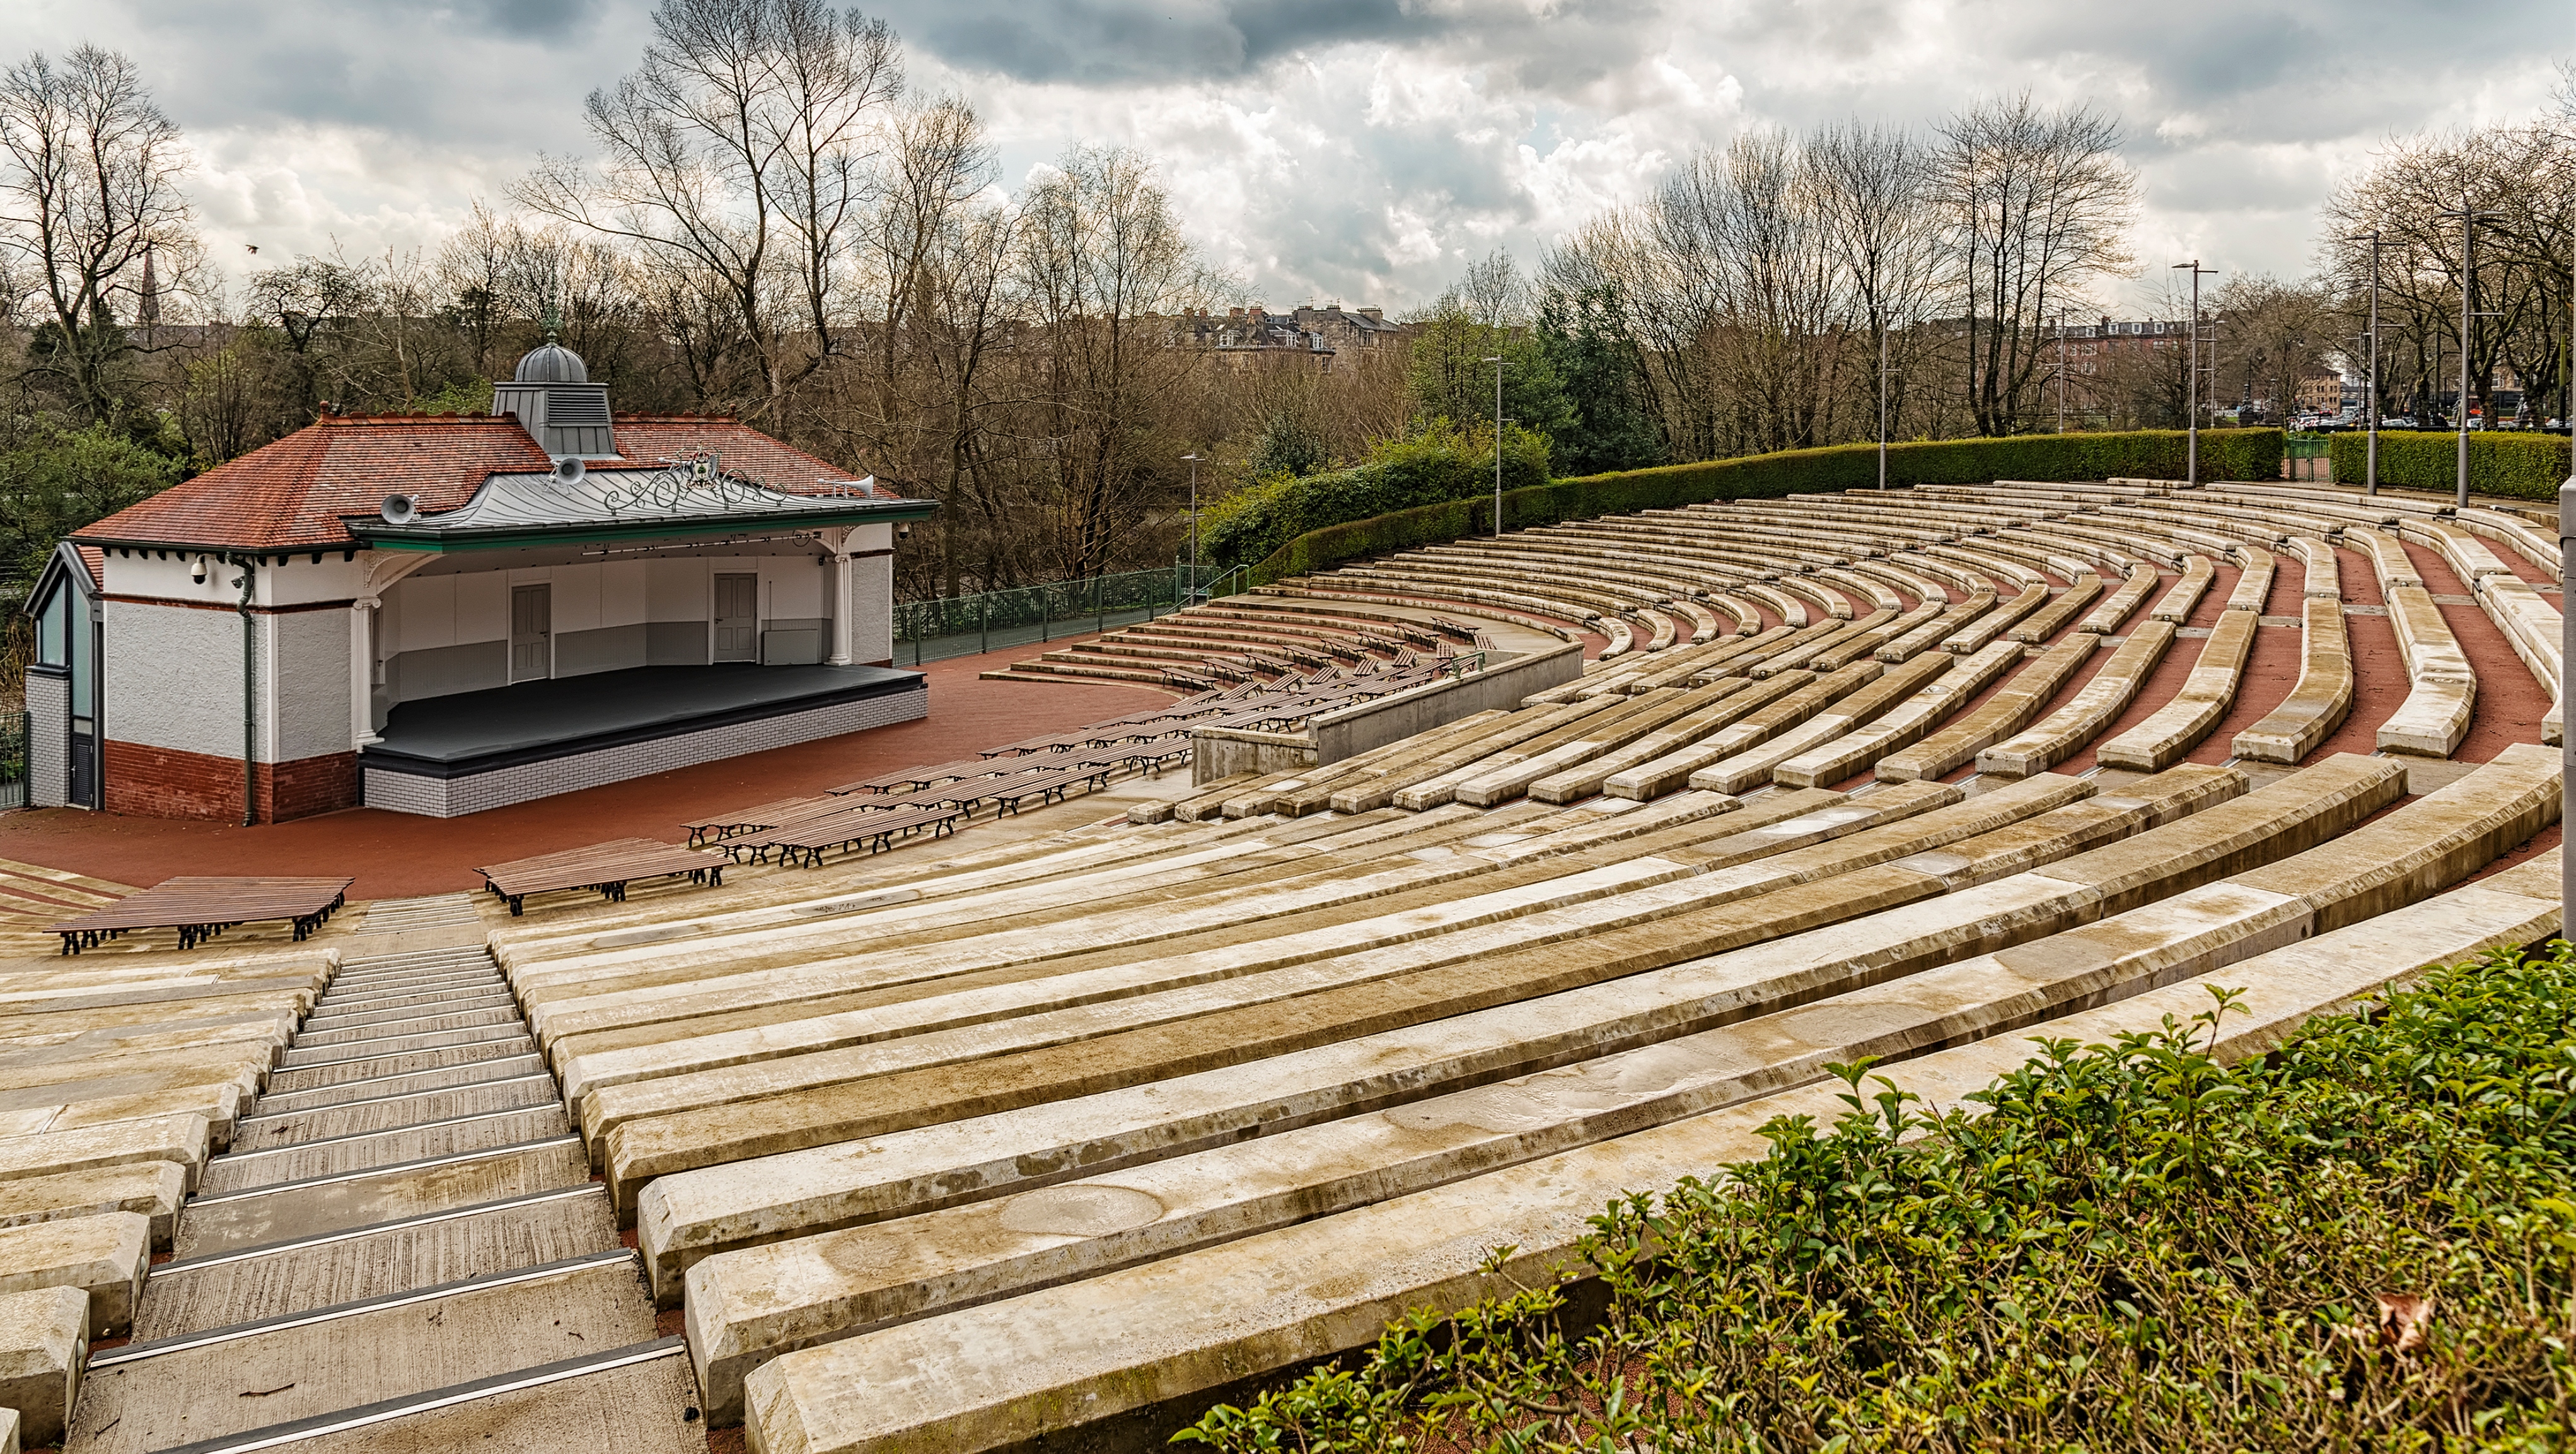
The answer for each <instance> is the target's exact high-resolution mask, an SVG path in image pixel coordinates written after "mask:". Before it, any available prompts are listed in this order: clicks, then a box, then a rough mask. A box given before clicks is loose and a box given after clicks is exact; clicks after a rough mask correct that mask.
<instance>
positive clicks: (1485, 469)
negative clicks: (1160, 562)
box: [1199, 419, 1548, 565]
mask: <svg viewBox="0 0 2576 1454" xmlns="http://www.w3.org/2000/svg"><path fill="white" fill-rule="evenodd" d="M1547 448H1548V446H1547V436H1546V435H1544V434H1539V433H1536V432H1534V431H1532V430H1527V429H1522V428H1520V427H1518V426H1517V425H1510V426H1506V427H1505V428H1504V431H1503V488H1505V489H1506V490H1516V489H1523V488H1527V487H1529V486H1532V485H1537V484H1539V483H1541V482H1542V481H1544V480H1545V479H1546V478H1547ZM1493 488H1494V434H1493V431H1492V430H1491V429H1483V430H1472V431H1471V430H1466V429H1461V428H1459V427H1458V426H1457V425H1455V424H1452V423H1450V422H1449V421H1447V420H1445V419H1442V420H1435V421H1433V422H1432V424H1431V425H1430V427H1428V428H1426V429H1424V430H1423V431H1422V432H1420V433H1418V434H1413V435H1408V436H1406V437H1404V438H1402V439H1391V440H1386V441H1384V442H1382V443H1380V444H1379V445H1377V446H1376V447H1375V448H1373V449H1371V450H1370V451H1369V457H1368V459H1367V460H1366V461H1365V462H1363V463H1361V464H1359V465H1356V466H1354V467H1353V468H1350V469H1346V470H1330V471H1326V472H1325V473H1322V474H1312V475H1303V476H1296V477H1291V476H1287V475H1284V474H1282V475H1272V476H1271V477H1269V478H1267V479H1264V480H1261V481H1260V482H1258V483H1256V484H1253V485H1250V486H1247V487H1246V488H1244V489H1242V490H1238V491H1236V492H1235V493H1234V494H1232V495H1230V496H1228V497H1226V498H1225V499H1224V500H1222V501H1220V502H1218V504H1217V505H1216V506H1215V507H1214V508H1213V509H1211V510H1209V511H1208V512H1207V513H1206V515H1205V516H1204V518H1203V523H1202V525H1201V527H1200V536H1199V538H1200V540H1201V542H1202V547H1201V548H1202V549H1204V550H1205V551H1206V552H1207V554H1208V556H1209V558H1210V559H1212V560H1214V561H1216V562H1217V563H1218V564H1220V565H1234V564H1238V563H1240V562H1243V561H1247V560H1260V559H1262V558H1263V557H1264V556H1267V555H1270V554H1271V553H1272V552H1274V551H1276V550H1278V549H1279V548H1280V547H1281V546H1283V545H1285V544H1287V543H1288V542H1289V541H1291V540H1293V539H1295V538H1296V537H1298V536H1299V535H1302V534H1304V533H1305V532H1307V531H1309V530H1314V529H1317V528H1319V527H1322V526H1327V525H1334V524H1338V523H1341V522H1343V521H1348V520H1361V519H1366V518H1368V517H1370V516H1374V515H1383V514H1386V513H1387V512H1389V511H1392V510H1403V509H1407V508H1409V507H1412V506H1416V505H1428V504H1432V503H1434V502H1437V501H1444V500H1455V499H1458V498H1459V497H1461V496H1465V495H1472V494H1475V493H1477V492H1478V491H1479V490H1482V491H1485V492H1487V494H1488V495H1489V496H1490V494H1491V492H1492V490H1493ZM1488 511H1489V513H1490V506H1489V507H1488Z"/></svg>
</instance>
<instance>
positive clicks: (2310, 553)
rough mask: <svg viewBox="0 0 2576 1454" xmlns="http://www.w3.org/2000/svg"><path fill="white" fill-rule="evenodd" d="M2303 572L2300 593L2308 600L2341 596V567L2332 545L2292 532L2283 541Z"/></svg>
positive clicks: (2331, 598)
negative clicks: (2297, 559)
mask: <svg viewBox="0 0 2576 1454" xmlns="http://www.w3.org/2000/svg"><path fill="white" fill-rule="evenodd" d="M2283 544H2284V546H2285V547H2286V548H2287V549H2288V550H2289V551H2290V553H2291V554H2293V555H2296V556H2297V557H2298V558H2299V562H2300V565H2301V567H2302V568H2303V569H2304V570H2305V571H2306V573H2307V583H2306V585H2305V586H2304V587H2303V594H2305V595H2306V596H2307V598H2308V599H2309V600H2311V601H2341V600H2342V599H2343V566H2342V564H2341V563H2340V562H2339V561H2338V560H2337V559H2336V557H2335V551H2334V547H2333V546H2331V545H2328V544H2326V543H2325V542H2324V541H2323V540H2320V539H2318V538H2316V537H2315V536H2313V535H2294V536H2291V537H2290V538H2289V539H2288V540H2286V541H2284V542H2283Z"/></svg>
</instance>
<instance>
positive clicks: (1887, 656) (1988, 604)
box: [1871, 589, 1995, 662]
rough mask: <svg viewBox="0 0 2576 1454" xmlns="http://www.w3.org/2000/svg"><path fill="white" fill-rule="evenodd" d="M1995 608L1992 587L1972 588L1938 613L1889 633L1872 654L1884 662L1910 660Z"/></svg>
mask: <svg viewBox="0 0 2576 1454" xmlns="http://www.w3.org/2000/svg"><path fill="white" fill-rule="evenodd" d="M1994 608H1995V593H1994V591H1993V590H1992V589H1984V590H1977V591H1971V592H1969V593H1968V595H1967V596H1966V598H1965V599H1963V600H1960V601H1958V602H1956V603H1955V604H1952V605H1949V606H1945V607H1943V608H1942V609H1941V612H1940V614H1938V615H1936V616H1933V617H1931V618H1930V619H1928V620H1925V621H1924V622H1922V623H1921V624H1919V625H1916V626H1914V627H1911V628H1909V629H1907V630H1905V631H1902V632H1899V633H1897V634H1896V635H1895V636H1893V637H1890V638H1889V639H1888V641H1887V643H1886V644H1885V645H1883V646H1880V647H1877V648H1876V649H1875V650H1873V651H1872V653H1871V654H1872V655H1874V656H1876V657H1877V658H1878V659H1879V660H1880V661H1885V662H1898V661H1906V660H1910V659H1911V658H1912V657H1913V656H1914V655H1915V653H1917V652H1922V651H1929V650H1931V649H1932V648H1933V647H1935V646H1937V645H1939V644H1940V643H1941V642H1943V641H1946V640H1948V639H1949V638H1950V637H1951V636H1952V635H1954V634H1956V633H1957V632H1959V631H1962V630H1964V629H1966V627H1967V625H1968V623H1970V622H1972V621H1974V620H1976V619H1977V618H1978V617H1980V616H1983V615H1985V614H1986V613H1987V612H1988V611H1991V610H1993V609H1994Z"/></svg>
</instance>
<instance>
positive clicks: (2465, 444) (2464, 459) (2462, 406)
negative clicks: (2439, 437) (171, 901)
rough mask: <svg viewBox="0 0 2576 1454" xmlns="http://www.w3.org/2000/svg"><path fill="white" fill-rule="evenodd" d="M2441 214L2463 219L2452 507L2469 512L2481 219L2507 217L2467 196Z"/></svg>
mask: <svg viewBox="0 0 2576 1454" xmlns="http://www.w3.org/2000/svg"><path fill="white" fill-rule="evenodd" d="M2439 215H2440V216H2443V217H2456V218H2458V219H2460V394H2459V398H2458V400H2457V401H2455V402H2454V403H2453V404H2452V405H2451V423H2452V424H2453V426H2455V428H2456V429H2457V430H2458V433H2459V441H2460V443H2459V479H2458V484H2457V486H2456V488H2455V491H2454V493H2453V495H2452V497H2451V505H2452V508H2453V509H2458V510H2465V509H2467V508H2469V329H2470V328H2471V327H2472V326H2473V325H2472V324H2471V323H2470V320H2471V319H2473V318H2476V317H2479V316H2480V315H2479V314H2476V313H2473V312H2471V311H2470V309H2471V308H2473V307H2474V306H2476V305H2475V303H2474V302H2473V301H2472V300H2473V298H2474V295H2475V294H2476V291H2477V274H2478V254H2477V247H2478V220H2479V219H2480V218H2484V217H2501V216H2503V215H2504V214H2503V213H2501V212H2497V211H2495V210H2493V209H2480V208H2477V207H2473V206H2471V205H2469V199H2468V197H2467V196H2466V195H2463V196H2462V197H2461V198H2460V205H2459V208H2458V209H2457V210H2456V211H2454V210H2450V209H2445V210H2444V211H2442V212H2441V213H2440V214H2439Z"/></svg>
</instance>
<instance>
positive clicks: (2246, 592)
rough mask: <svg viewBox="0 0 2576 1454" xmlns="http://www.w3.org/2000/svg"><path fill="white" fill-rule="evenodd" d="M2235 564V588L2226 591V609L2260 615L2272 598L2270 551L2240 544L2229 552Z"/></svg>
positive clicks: (2272, 567)
mask: <svg viewBox="0 0 2576 1454" xmlns="http://www.w3.org/2000/svg"><path fill="white" fill-rule="evenodd" d="M2231 556H2232V558H2233V559H2234V560H2235V562H2236V565H2237V575H2236V588H2235V589H2234V590H2232V591H2229V592H2228V593H2227V609H2228V610H2230V611H2252V612H2254V613H2255V614H2256V615H2261V614H2262V611H2263V607H2264V605H2265V603H2266V602H2268V601H2270V600H2271V599H2272V573H2273V570H2274V566H2273V563H2272V552H2270V551H2268V550H2265V549H2263V548H2261V547H2260V546H2253V545H2240V546H2238V547H2236V548H2235V550H2234V551H2233V552H2231Z"/></svg>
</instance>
